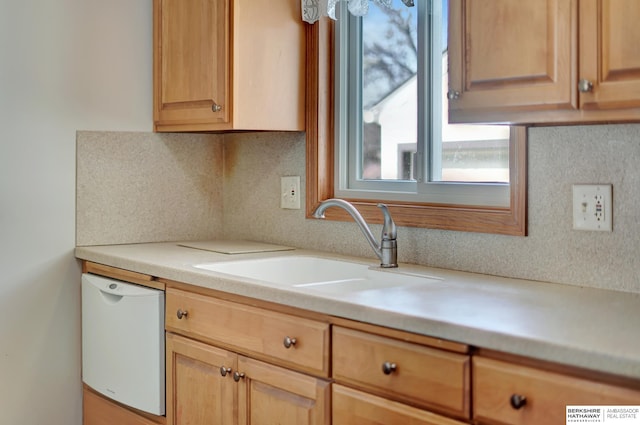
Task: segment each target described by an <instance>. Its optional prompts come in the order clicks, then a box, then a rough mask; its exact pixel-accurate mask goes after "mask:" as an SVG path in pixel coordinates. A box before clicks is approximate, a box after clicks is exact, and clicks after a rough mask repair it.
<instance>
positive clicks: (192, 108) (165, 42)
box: [154, 0, 231, 125]
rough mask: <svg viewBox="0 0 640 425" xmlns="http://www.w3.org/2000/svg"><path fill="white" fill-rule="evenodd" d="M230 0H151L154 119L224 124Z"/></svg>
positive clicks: (227, 114) (226, 116)
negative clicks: (152, 6) (152, 2)
mask: <svg viewBox="0 0 640 425" xmlns="http://www.w3.org/2000/svg"><path fill="white" fill-rule="evenodd" d="M229 19H230V17H229V0H189V1H182V0H154V91H155V93H154V121H155V122H156V124H158V122H160V123H162V124H163V125H172V124H173V125H176V124H185V123H190V124H193V125H197V124H205V123H220V124H224V123H228V122H229V120H230V113H231V108H230V105H229V95H230V93H229V89H228V87H229V72H230V71H229V70H230V62H229V50H230V44H229V42H230V33H229Z"/></svg>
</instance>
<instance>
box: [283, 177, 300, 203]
mask: <svg viewBox="0 0 640 425" xmlns="http://www.w3.org/2000/svg"><path fill="white" fill-rule="evenodd" d="M280 208H285V209H288V210H299V209H300V176H286V177H281V178H280Z"/></svg>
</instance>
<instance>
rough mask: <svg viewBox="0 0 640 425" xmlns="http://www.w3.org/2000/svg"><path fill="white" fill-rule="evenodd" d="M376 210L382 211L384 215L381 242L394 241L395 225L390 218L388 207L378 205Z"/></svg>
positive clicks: (396, 230) (395, 234)
mask: <svg viewBox="0 0 640 425" xmlns="http://www.w3.org/2000/svg"><path fill="white" fill-rule="evenodd" d="M378 208H380V209H381V210H382V215H384V224H383V226H382V240H395V239H396V237H397V234H398V228H397V226H396V223H395V222H394V221H393V219H392V218H391V213H390V212H389V207H387V206H386V205H385V204H378Z"/></svg>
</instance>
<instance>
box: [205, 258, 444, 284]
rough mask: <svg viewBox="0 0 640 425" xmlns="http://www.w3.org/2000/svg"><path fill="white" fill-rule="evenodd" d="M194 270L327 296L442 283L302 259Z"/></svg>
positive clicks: (208, 265) (350, 264)
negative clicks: (328, 294)
mask: <svg viewBox="0 0 640 425" xmlns="http://www.w3.org/2000/svg"><path fill="white" fill-rule="evenodd" d="M194 267H196V268H198V269H202V270H209V271H212V272H216V273H223V274H226V275H230V276H234V277H240V278H245V279H252V280H255V281H257V283H260V284H266V285H269V286H278V287H287V288H291V289H295V288H298V289H301V290H305V291H309V292H324V293H340V292H349V291H354V290H366V289H378V288H384V287H390V286H408V285H418V284H424V283H426V282H428V281H434V280H441V279H438V278H434V277H430V276H421V275H413V274H405V273H401V272H398V271H397V269H393V271H390V270H387V269H380V268H377V267H370V266H368V265H366V264H360V263H354V262H350V261H342V260H334V259H329V258H322V257H313V256H300V255H298V256H285V257H271V258H260V259H251V260H237V261H225V262H216V263H205V264H196V265H195V266H194Z"/></svg>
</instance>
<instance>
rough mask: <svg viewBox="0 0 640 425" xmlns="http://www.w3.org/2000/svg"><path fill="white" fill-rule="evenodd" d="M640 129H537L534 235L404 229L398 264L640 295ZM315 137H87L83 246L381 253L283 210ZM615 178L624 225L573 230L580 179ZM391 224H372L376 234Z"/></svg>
mask: <svg viewBox="0 0 640 425" xmlns="http://www.w3.org/2000/svg"><path fill="white" fill-rule="evenodd" d="M638 164H640V125H601V126H564V127H536V128H532V129H530V130H529V176H528V178H529V192H528V196H529V236H527V237H514V236H500V235H489V234H481V233H464V232H451V231H441V230H429V229H419V228H409V227H402V228H400V229H399V231H398V255H399V261H401V262H409V263H418V264H423V265H427V266H433V267H444V268H451V269H456V270H464V271H472V272H478V273H486V274H492V275H500V276H508V277H516V278H524V279H532V280H541V281H547V282H556V283H566V284H572V285H583V286H590V287H599V288H608V289H616V290H623V291H629V292H636V293H640V278H639V277H638V275H639V274H640V273H638V272H639V271H640V237H638V233H639V231H640V213H638V211H640V190H638V188H640V167H639V166H638ZM286 175H298V176H301V177H302V189H303V196H304V185H305V182H304V181H305V139H304V133H231V134H225V135H191V134H153V133H98V132H79V133H78V172H77V179H78V184H77V186H78V193H77V211H78V212H77V241H78V245H94V244H115V243H135V242H154V241H167V240H195V239H211V238H223V237H224V238H230V239H231V238H237V239H249V240H256V241H264V242H271V243H278V244H283V245H292V246H296V247H300V248H311V249H319V250H326V251H332V252H338V253H343V254H349V255H357V256H363V257H370V258H371V260H372V262H376V260H377V259H376V258H375V256H374V254H373V252H372V251H371V249H370V247H369V245H368V244H367V242H366V240H365V239H364V237H363V236H362V234H361V232H360V230H359V229H358V227H357V226H356V225H355V224H354V223H351V222H325V221H319V220H307V219H305V212H304V210H303V209H301V210H283V209H281V208H280V177H281V176H286ZM574 183H611V184H612V185H613V198H614V202H613V229H614V230H613V232H611V233H606V232H579V231H575V230H573V229H572V212H571V211H572V210H571V208H572V206H571V202H572V201H571V200H572V196H571V193H572V192H571V185H572V184H574ZM380 230H381V227H380V226H377V225H376V226H373V233H374V235H378V234H379V233H380Z"/></svg>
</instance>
